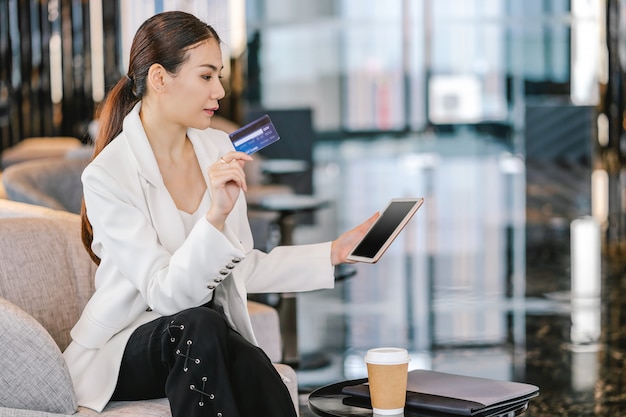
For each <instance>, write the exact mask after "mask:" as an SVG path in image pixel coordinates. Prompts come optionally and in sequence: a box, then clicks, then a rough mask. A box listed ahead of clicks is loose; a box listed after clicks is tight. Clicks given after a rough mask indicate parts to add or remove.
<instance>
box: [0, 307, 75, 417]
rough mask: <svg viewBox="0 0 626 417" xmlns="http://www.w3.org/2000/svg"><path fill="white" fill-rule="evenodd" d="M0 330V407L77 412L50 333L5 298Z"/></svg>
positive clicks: (59, 356) (0, 317) (70, 383)
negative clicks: (0, 370)
mask: <svg viewBox="0 0 626 417" xmlns="http://www.w3.org/2000/svg"><path fill="white" fill-rule="evenodd" d="M0 329H2V337H1V338H0V369H2V372H0V407H6V408H17V409H29V410H35V411H42V412H49V413H63V414H72V413H74V411H75V410H76V407H77V404H76V399H75V397H74V391H73V388H72V381H71V378H70V374H69V371H68V369H67V366H66V365H65V361H64V360H63V355H62V354H61V351H60V350H59V347H58V346H57V345H56V343H55V341H54V340H52V338H51V337H50V335H49V334H48V332H47V331H46V330H45V329H44V328H43V327H42V326H41V325H40V324H39V323H37V321H35V320H34V319H33V318H32V317H31V316H30V315H29V314H27V313H26V312H24V311H23V310H21V309H20V308H18V307H17V306H15V305H14V304H11V303H10V302H8V301H6V300H4V299H2V298H0Z"/></svg>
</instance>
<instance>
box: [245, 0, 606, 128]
mask: <svg viewBox="0 0 626 417" xmlns="http://www.w3.org/2000/svg"><path fill="white" fill-rule="evenodd" d="M246 5H247V24H248V36H249V39H250V40H251V42H250V44H251V45H253V46H254V47H253V48H251V49H250V50H249V54H250V55H249V57H251V58H252V59H253V61H254V62H255V63H258V65H256V66H254V67H249V72H250V74H249V75H251V76H252V77H251V78H252V79H256V77H257V76H258V80H259V83H258V85H257V86H253V87H255V88H251V90H254V91H255V92H257V94H255V95H254V96H250V97H249V99H250V100H251V101H252V102H253V103H254V104H260V105H261V106H263V107H266V108H294V107H310V108H312V109H313V111H314V123H315V127H316V129H317V130H318V131H322V132H346V133H349V132H381V131H384V132H393V131H417V132H419V131H424V130H426V129H428V128H430V127H433V126H434V127H438V126H450V125H452V126H457V125H467V124H470V125H475V124H481V123H482V124H484V123H496V124H502V125H505V126H507V127H509V128H511V129H512V130H513V131H515V130H520V129H521V128H522V121H521V119H522V118H523V108H524V106H525V105H526V104H527V100H528V99H530V100H531V101H532V100H533V99H541V100H545V99H547V98H549V99H551V100H559V101H561V102H565V103H571V102H572V99H571V98H570V93H571V92H572V91H571V82H572V77H573V74H574V70H575V69H576V68H578V67H579V66H580V65H581V64H584V61H581V59H580V56H579V55H576V56H578V60H574V58H575V57H576V56H574V55H575V52H576V49H572V48H576V47H583V46H584V45H585V44H584V43H582V41H580V40H581V39H586V40H587V43H586V45H587V48H589V45H595V46H596V48H595V49H596V50H597V46H598V45H599V34H600V29H599V28H600V23H601V22H600V19H601V16H599V9H600V7H599V6H598V5H596V3H595V2H590V1H584V0H581V1H575V2H570V1H568V0H556V1H547V0H529V1H524V2H509V1H505V0H468V1H463V2H457V1H451V0H439V1H432V0H390V1H386V2H379V1H374V0H335V1H332V0H326V1H321V2H309V1H306V0H296V1H294V0H247V3H246ZM593 5H596V6H593ZM581 10H582V11H583V12H580V11H581ZM590 10H591V12H590ZM577 11H578V12H577ZM581 29H584V30H586V32H580V30H581ZM577 33H585V34H586V36H579V37H578V39H579V42H577V43H575V44H573V43H572V36H573V35H572V34H574V35H576V34H577ZM252 39H254V42H252ZM594 62H595V61H594ZM586 63H587V67H591V73H592V77H591V80H592V81H594V82H587V83H586V84H585V83H582V84H580V86H581V87H579V89H578V90H577V92H578V94H581V95H582V96H583V97H587V99H586V100H585V103H584V104H591V103H590V101H593V100H597V93H596V94H595V95H594V92H593V89H597V72H596V68H595V67H594V65H595V66H597V64H593V63H591V64H590V63H589V61H588V60H587V61H586ZM584 71H585V70H584V68H583V72H584ZM589 72H590V70H589V69H587V70H586V75H583V79H585V78H584V77H587V78H586V79H587V81H588V80H589V75H588V74H589ZM580 88H582V89H583V91H582V92H581V90H580ZM585 89H586V90H585ZM596 91H597V90H596ZM589 97H591V98H589ZM255 102H258V103H255ZM505 131H506V130H505Z"/></svg>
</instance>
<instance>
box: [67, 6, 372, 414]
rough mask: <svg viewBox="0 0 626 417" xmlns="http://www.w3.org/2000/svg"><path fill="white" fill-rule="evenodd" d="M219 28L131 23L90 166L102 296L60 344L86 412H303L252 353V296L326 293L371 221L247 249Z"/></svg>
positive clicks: (193, 22)
mask: <svg viewBox="0 0 626 417" xmlns="http://www.w3.org/2000/svg"><path fill="white" fill-rule="evenodd" d="M221 69H222V56H221V50H220V39H219V37H218V35H217V33H215V31H214V30H213V29H212V28H211V27H210V26H208V25H206V24H205V23H202V22H201V21H199V20H198V19H197V18H195V17H194V16H192V15H190V14H187V13H183V12H166V13H161V14H158V15H156V16H153V17H152V18H150V19H148V20H147V21H146V22H145V23H144V24H143V25H142V26H141V27H140V28H139V30H138V31H137V34H136V35H135V39H134V41H133V45H132V47H131V55H130V62H129V71H128V75H127V76H125V77H124V78H123V79H122V80H120V81H119V82H118V83H117V84H116V85H115V86H114V88H113V89H112V90H111V91H110V92H109V94H108V96H107V98H106V100H105V103H104V105H103V108H102V111H101V115H100V118H99V120H100V124H101V127H100V131H99V134H98V137H97V138H96V144H95V145H96V146H95V151H94V158H93V160H92V162H91V163H90V164H89V166H88V167H87V168H86V169H85V171H84V172H83V175H82V180H83V188H84V206H83V214H82V215H83V241H84V242H85V247H86V249H87V250H88V251H89V253H90V255H91V256H92V259H94V261H95V262H97V263H98V269H97V272H96V278H95V285H96V291H95V293H94V294H93V296H92V298H91V299H90V301H89V302H88V304H87V306H86V307H85V309H84V311H83V313H82V315H81V317H80V319H79V321H78V323H77V324H76V325H75V327H74V328H73V329H72V332H71V335H72V343H71V344H70V346H68V348H67V349H66V351H65V352H64V356H65V359H66V361H67V364H68V366H69V369H70V373H71V375H72V379H73V382H74V386H75V390H76V394H77V397H78V402H79V404H80V405H82V406H86V407H89V408H93V409H95V410H98V411H100V410H102V409H103V408H104V406H105V405H106V404H107V402H108V401H109V400H111V399H114V400H138V399H150V398H160V397H164V396H166V397H167V398H168V399H169V401H170V404H171V409H172V414H173V416H174V417H177V416H184V417H194V416H253V415H254V416H294V415H295V410H294V408H293V403H292V401H291V398H290V396H289V393H288V391H287V389H286V387H285V385H284V384H283V382H282V380H281V377H280V375H278V373H277V372H276V370H275V368H274V367H273V365H272V364H271V363H270V361H269V359H268V358H267V356H266V355H265V354H264V353H263V352H262V350H261V349H260V348H258V347H257V346H256V341H255V337H254V334H253V332H252V328H251V325H250V318H249V316H248V312H247V309H246V297H247V293H248V292H255V293H261V292H293V291H307V290H313V289H319V288H327V287H332V285H333V282H334V281H333V266H334V265H337V264H340V263H342V262H345V260H346V256H347V253H348V252H349V250H350V249H351V248H352V247H353V246H354V244H355V243H356V241H357V240H358V239H359V238H360V237H361V236H362V235H363V234H364V232H365V230H367V228H368V227H369V225H370V224H371V222H372V221H373V220H374V218H375V216H373V217H372V218H371V219H369V220H368V221H366V222H365V223H363V224H362V225H361V226H358V227H357V228H355V229H353V230H351V231H349V232H346V233H344V234H343V235H341V236H340V237H339V238H338V239H337V240H335V241H333V242H327V243H322V244H316V245H302V246H289V247H279V248H276V249H275V250H273V251H271V252H270V253H269V254H265V253H261V252H259V251H255V250H253V249H252V247H253V242H252V235H251V232H250V227H249V224H248V221H247V217H246V203H245V199H244V192H245V191H246V178H245V175H244V171H243V167H244V165H245V163H246V162H248V161H251V160H252V158H251V157H250V156H248V155H246V154H245V153H241V152H236V151H234V149H233V147H232V145H231V143H230V140H229V139H228V137H227V135H226V134H225V133H223V132H219V131H216V130H213V129H210V128H209V125H210V122H211V117H212V116H213V115H214V113H215V111H216V110H217V109H218V101H219V100H220V99H221V98H222V97H223V96H224V89H223V87H222V85H221V81H220V79H219V78H220V71H221Z"/></svg>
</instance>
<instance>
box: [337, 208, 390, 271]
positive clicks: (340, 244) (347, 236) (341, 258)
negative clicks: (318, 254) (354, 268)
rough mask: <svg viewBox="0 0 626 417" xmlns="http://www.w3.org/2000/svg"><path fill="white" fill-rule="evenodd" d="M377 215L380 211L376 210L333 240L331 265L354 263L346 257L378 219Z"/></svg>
mask: <svg viewBox="0 0 626 417" xmlns="http://www.w3.org/2000/svg"><path fill="white" fill-rule="evenodd" d="M378 216H380V213H378V212H377V213H375V214H374V215H373V216H372V217H370V218H369V219H367V220H366V221H365V222H363V223H361V224H360V225H358V226H357V227H355V228H354V229H352V230H348V231H347V232H345V233H343V234H342V235H341V236H339V237H338V238H337V239H335V240H333V242H332V244H331V250H330V252H331V254H330V258H331V262H332V264H333V265H339V264H342V263H354V262H352V261H348V260H347V259H346V258H347V257H348V255H349V254H350V252H351V251H352V249H353V248H354V246H355V245H356V244H357V243H358V242H359V241H360V240H361V238H362V237H363V236H364V235H365V233H366V232H367V231H368V230H369V228H370V227H371V226H372V224H374V222H375V221H376V219H378Z"/></svg>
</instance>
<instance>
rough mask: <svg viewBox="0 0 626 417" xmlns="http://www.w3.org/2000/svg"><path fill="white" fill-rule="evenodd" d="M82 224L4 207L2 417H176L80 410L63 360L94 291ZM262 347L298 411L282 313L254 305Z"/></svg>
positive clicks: (120, 405) (138, 407) (136, 410)
mask: <svg viewBox="0 0 626 417" xmlns="http://www.w3.org/2000/svg"><path fill="white" fill-rule="evenodd" d="M79 222H80V220H79V216H78V215H76V214H73V213H69V212H66V211H60V210H53V209H49V208H45V207H40V206H35V205H31V204H25V203H20V202H14V201H9V200H0V328H1V329H2V338H0V416H3V417H7V416H11V417H31V416H33V417H34V416H37V417H53V416H57V417H58V416H69V415H73V416H96V415H103V416H108V417H117V416H120V417H121V416H125V417H128V416H143V417H146V416H154V417H157V416H158V417H161V416H162V417H171V414H170V410H169V404H168V402H167V400H166V399H158V400H150V401H134V402H110V403H109V405H108V406H107V407H106V408H105V410H104V411H103V412H102V413H96V412H94V411H93V410H90V409H86V408H83V407H77V405H76V399H75V396H74V391H73V389H72V384H71V380H70V377H69V374H68V371H67V368H66V366H65V362H64V361H63V357H62V354H61V352H62V350H63V349H64V348H65V347H66V346H67V345H68V343H69V341H70V336H69V331H70V329H71V328H72V326H73V324H74V323H75V322H76V320H77V319H78V316H79V314H80V312H81V310H82V308H83V306H84V305H85V303H86V302H87V300H88V299H89V297H90V295H91V293H92V291H93V274H94V271H95V268H94V264H93V263H92V262H91V260H90V259H89V256H88V255H87V253H86V252H85V250H84V249H83V247H82V243H81V241H80V230H79V229H80V228H79ZM248 305H249V309H250V313H251V317H252V321H253V327H254V329H255V333H256V334H257V336H258V339H259V344H260V346H261V347H262V348H263V349H264V350H265V351H266V353H267V354H268V356H269V357H270V359H272V361H273V362H275V363H276V364H275V366H276V367H277V369H278V371H279V372H280V373H281V374H282V375H283V376H285V377H286V380H285V383H286V384H287V386H288V388H289V390H290V392H291V395H292V399H293V401H294V405H295V407H296V410H298V396H297V382H296V374H295V372H294V370H293V369H292V368H290V367H289V366H287V365H284V364H279V363H278V362H280V360H281V339H280V331H279V320H278V314H277V312H276V310H274V309H273V308H271V307H268V306H265V305H262V304H259V303H255V302H252V301H250V302H249V303H248Z"/></svg>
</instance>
